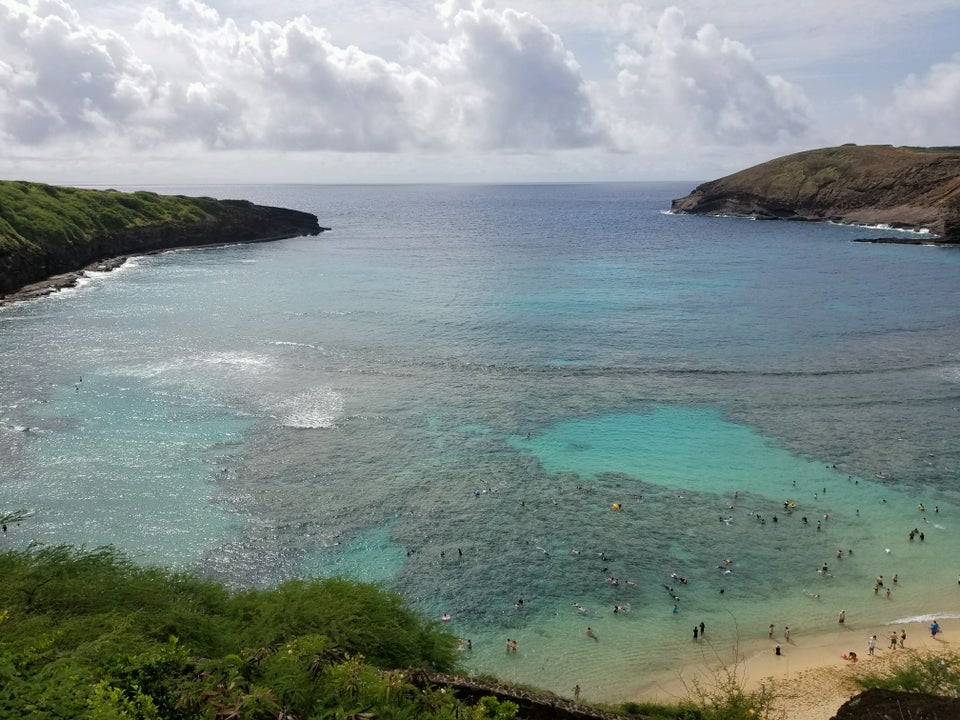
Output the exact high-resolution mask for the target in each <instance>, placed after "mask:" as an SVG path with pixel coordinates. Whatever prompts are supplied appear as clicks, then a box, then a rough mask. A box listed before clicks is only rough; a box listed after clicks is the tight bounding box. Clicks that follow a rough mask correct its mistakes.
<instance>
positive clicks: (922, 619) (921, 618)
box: [887, 612, 960, 625]
mask: <svg viewBox="0 0 960 720" xmlns="http://www.w3.org/2000/svg"><path fill="white" fill-rule="evenodd" d="M958 618H960V613H956V612H946V613H930V614H928V615H909V616H907V617H902V618H897V619H896V620H891V621H890V622H888V623H887V625H909V624H910V623H930V622H933V621H934V620H937V621H939V620H956V619H958Z"/></svg>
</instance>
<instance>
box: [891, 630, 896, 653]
mask: <svg viewBox="0 0 960 720" xmlns="http://www.w3.org/2000/svg"><path fill="white" fill-rule="evenodd" d="M890 649H891V650H896V649H897V633H896V631H894V632H892V633H890Z"/></svg>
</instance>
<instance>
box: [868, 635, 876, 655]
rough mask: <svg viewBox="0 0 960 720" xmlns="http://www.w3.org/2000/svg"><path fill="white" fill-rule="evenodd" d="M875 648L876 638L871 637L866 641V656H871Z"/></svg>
mask: <svg viewBox="0 0 960 720" xmlns="http://www.w3.org/2000/svg"><path fill="white" fill-rule="evenodd" d="M875 647H877V636H876V635H871V636H870V638H869V639H868V640H867V655H873V649H874V648H875Z"/></svg>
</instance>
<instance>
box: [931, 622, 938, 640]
mask: <svg viewBox="0 0 960 720" xmlns="http://www.w3.org/2000/svg"><path fill="white" fill-rule="evenodd" d="M938 632H940V623H938V622H937V621H936V620H934V621H933V623H932V624H931V625H930V637H936V636H937V633H938Z"/></svg>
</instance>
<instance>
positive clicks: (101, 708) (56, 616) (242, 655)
mask: <svg viewBox="0 0 960 720" xmlns="http://www.w3.org/2000/svg"><path fill="white" fill-rule="evenodd" d="M0 577H2V578H3V583H2V584H0V717H31V718H165V719H166V718H169V719H174V720H175V719H177V718H198V717H204V718H228V717H236V718H260V717H263V718H267V717H270V718H321V717H331V718H332V717H349V716H351V715H353V714H356V713H359V712H361V711H370V710H374V709H375V710H376V712H377V717H409V718H414V717H418V718H419V717H423V718H434V717H436V718H447V717H449V718H453V717H456V716H457V712H458V705H457V703H456V701H455V699H454V698H453V696H452V694H450V695H449V696H448V695H447V694H446V693H442V692H439V691H436V692H425V691H422V690H421V689H419V688H417V687H416V686H414V685H413V684H412V683H411V682H410V679H409V677H408V673H407V672H406V671H404V670H397V668H410V667H426V668H432V669H439V670H450V669H453V668H455V666H456V658H457V652H456V649H455V648H456V642H455V638H454V637H452V636H451V635H449V634H448V633H445V632H444V631H443V630H442V629H441V628H440V627H438V626H437V624H435V623H430V622H427V621H425V620H423V619H422V618H420V617H419V616H417V615H416V614H415V613H413V612H412V611H411V610H409V609H407V608H406V607H404V605H403V603H402V601H401V600H400V599H399V598H398V597H397V596H396V595H393V594H390V593H388V592H385V591H384V590H382V589H380V588H377V587H375V586H372V585H365V584H361V583H355V582H350V581H347V580H342V579H332V580H315V581H309V582H308V581H291V582H287V583H284V584H283V585H280V586H279V587H277V588H274V589H270V590H245V591H240V592H236V593H231V592H228V591H227V590H226V589H225V588H224V587H223V586H221V585H219V584H217V583H214V582H211V581H207V580H202V579H199V578H197V577H194V576H191V575H187V574H180V573H171V572H168V571H165V570H161V569H157V568H142V567H138V566H135V565H133V564H132V563H131V562H130V561H128V560H127V559H126V558H125V557H123V556H122V555H120V554H119V553H117V552H116V551H114V550H112V549H109V548H101V549H98V550H96V551H93V552H83V551H79V550H76V549H73V548H69V547H56V548H45V549H41V550H39V551H25V552H17V551H9V552H5V553H0ZM489 704H490V703H489V702H488V703H487V706H489ZM498 707H499V706H498ZM464 712H465V711H464V710H463V709H461V710H460V717H478V718H479V717H492V715H484V714H483V712H486V711H483V710H482V709H474V710H471V712H472V713H473V714H470V715H465V714H464Z"/></svg>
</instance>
